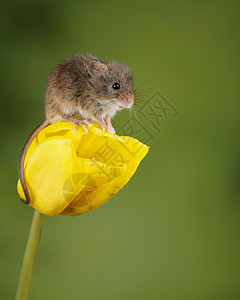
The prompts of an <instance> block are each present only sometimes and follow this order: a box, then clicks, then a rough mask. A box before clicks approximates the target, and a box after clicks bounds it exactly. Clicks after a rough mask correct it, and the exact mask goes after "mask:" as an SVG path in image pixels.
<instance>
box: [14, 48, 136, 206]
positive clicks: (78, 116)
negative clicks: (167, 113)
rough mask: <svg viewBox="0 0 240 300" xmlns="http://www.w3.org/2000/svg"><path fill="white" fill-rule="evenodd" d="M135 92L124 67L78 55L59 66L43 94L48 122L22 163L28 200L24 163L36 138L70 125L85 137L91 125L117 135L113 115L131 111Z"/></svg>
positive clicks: (20, 164) (35, 131)
mask: <svg viewBox="0 0 240 300" xmlns="http://www.w3.org/2000/svg"><path fill="white" fill-rule="evenodd" d="M134 102H135V92H134V85H133V78H132V74H131V71H130V70H129V68H128V67H126V66H125V65H123V64H121V63H119V62H117V61H114V60H110V61H107V62H103V61H102V60H100V59H99V58H97V57H95V56H94V55H92V54H78V55H75V56H73V57H71V58H67V59H65V60H63V61H62V62H60V63H59V64H58V65H57V66H56V67H55V68H54V69H53V70H52V72H51V73H50V75H49V77H48V79H47V83H46V89H45V94H44V107H45V120H44V121H43V122H42V123H41V124H40V125H39V126H38V127H37V128H36V129H35V130H34V131H33V132H32V133H31V134H30V136H29V138H28V139H27V141H26V143H25V145H24V147H23V149H22V152H21V155H20V160H19V168H18V172H19V179H20V182H21V185H22V188H23V192H24V195H25V198H26V200H24V199H22V198H21V201H22V202H23V203H25V204H29V203H30V198H31V197H30V193H29V191H28V188H27V185H26V182H25V178H24V159H25V156H26V153H27V149H28V147H29V145H30V144H31V142H32V141H33V139H34V138H35V136H36V135H37V134H38V133H39V132H40V131H41V130H42V129H43V128H45V127H46V126H48V125H49V124H52V123H56V122H62V121H67V122H71V123H73V124H74V130H75V129H76V126H83V128H84V130H85V132H86V134H87V133H88V130H87V126H86V125H89V126H91V124H90V123H91V122H93V123H96V124H98V125H99V126H100V127H101V128H102V130H103V133H104V131H105V130H107V131H108V132H109V133H111V134H114V133H115V129H114V127H113V125H112V122H111V120H112V118H113V117H114V115H115V114H116V113H117V112H118V111H120V110H122V109H124V108H131V107H132V106H133V104H134Z"/></svg>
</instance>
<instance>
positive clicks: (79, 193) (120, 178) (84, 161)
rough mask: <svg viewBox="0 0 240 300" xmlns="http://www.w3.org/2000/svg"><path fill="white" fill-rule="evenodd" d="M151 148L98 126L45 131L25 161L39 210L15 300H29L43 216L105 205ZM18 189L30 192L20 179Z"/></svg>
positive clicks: (63, 125) (65, 126) (63, 124)
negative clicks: (25, 189) (25, 188)
mask: <svg viewBox="0 0 240 300" xmlns="http://www.w3.org/2000/svg"><path fill="white" fill-rule="evenodd" d="M148 149H149V147H147V146H146V145H144V144H142V143H140V142H139V141H138V140H136V139H134V138H131V137H127V136H118V135H116V134H110V133H108V132H103V130H102V128H100V127H99V126H98V125H96V124H90V125H88V133H87V132H86V131H85V130H84V128H83V127H82V126H78V127H77V128H76V129H75V128H74V125H73V124H71V123H68V122H60V123H54V124H52V125H49V126H47V127H46V128H44V129H42V130H41V131H40V132H39V133H38V135H37V136H36V137H35V138H34V140H33V141H32V143H31V144H30V146H29V148H28V150H27V154H26V157H25V160H24V178H25V181H26V185H27V188H28V191H29V194H30V203H29V204H30V205H31V206H32V207H33V208H34V209H35V212H34V216H33V221H32V225H31V229H30V234H29V239H28V242H27V247H26V251H25V255H24V259H23V264H22V270H21V274H20V279H19V284H18V289H17V294H16V300H26V299H27V296H28V292H29V286H30V279H31V272H32V269H33V263H34V258H35V255H36V252H37V248H38V244H39V239H40V232H41V226H42V221H43V216H44V215H49V216H56V215H58V214H62V215H67V216H77V215H79V214H82V213H85V212H89V211H91V210H92V209H94V208H96V207H98V206H100V205H101V204H103V203H105V202H106V201H107V200H108V199H110V198H111V197H112V196H113V195H114V194H116V193H117V192H118V191H119V190H120V189H121V188H122V187H123V186H124V185H125V184H126V183H127V182H128V181H129V179H130V178H131V177H132V176H133V174H134V173H135V171H136V169H137V167H138V165H139V164H140V162H141V160H142V159H143V158H144V156H145V155H146V154H147V152H148ZM17 190H18V193H19V195H20V197H21V199H24V200H26V199H25V195H24V192H23V189H22V186H21V183H20V181H18V184H17Z"/></svg>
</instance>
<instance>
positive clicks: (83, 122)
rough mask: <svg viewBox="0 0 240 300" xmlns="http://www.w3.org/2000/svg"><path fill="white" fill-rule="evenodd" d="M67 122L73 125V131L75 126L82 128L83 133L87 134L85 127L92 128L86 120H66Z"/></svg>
mask: <svg viewBox="0 0 240 300" xmlns="http://www.w3.org/2000/svg"><path fill="white" fill-rule="evenodd" d="M67 121H68V122H70V123H73V124H74V128H73V131H75V130H76V128H77V125H80V126H82V127H83V129H84V131H85V132H86V133H88V130H87V126H86V125H88V126H92V125H91V124H90V123H89V122H88V121H87V120H77V119H73V118H69V119H67Z"/></svg>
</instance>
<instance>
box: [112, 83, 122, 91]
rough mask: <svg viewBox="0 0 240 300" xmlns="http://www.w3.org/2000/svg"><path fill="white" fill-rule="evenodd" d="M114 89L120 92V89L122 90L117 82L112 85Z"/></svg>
mask: <svg viewBox="0 0 240 300" xmlns="http://www.w3.org/2000/svg"><path fill="white" fill-rule="evenodd" d="M112 88H113V89H114V90H118V89H120V84H119V83H117V82H115V83H114V84H113V85H112Z"/></svg>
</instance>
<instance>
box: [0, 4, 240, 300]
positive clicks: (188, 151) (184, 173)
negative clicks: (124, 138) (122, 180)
mask: <svg viewBox="0 0 240 300" xmlns="http://www.w3.org/2000/svg"><path fill="white" fill-rule="evenodd" d="M239 8H240V7H239V1H231V0H230V1H176V0H175V1H153V0H149V1H125V0H123V1H104V0H103V1H93V0H92V1H84V2H83V1H73V0H69V1H66V2H63V1H47V0H41V1H30V0H29V1H25V0H23V1H5V2H4V3H2V4H1V12H0V14H1V17H0V25H1V26H0V30H1V48H0V53H1V69H2V71H1V80H0V85H1V141H2V142H1V155H0V160H1V177H0V179H1V180H0V181H1V212H0V215H1V216H0V221H1V231H0V240H1V247H0V265H1V278H0V298H1V299H14V296H15V290H16V286H17V282H18V277H19V272H20V267H21V263H22V257H23V253H24V250H25V245H26V240H27V237H28V231H29V227H30V224H31V219H32V214H33V210H32V208H31V207H27V206H24V205H23V204H22V203H21V201H20V200H19V197H18V195H17V192H16V182H17V177H18V175H17V168H18V158H19V154H20V151H21V147H22V146H23V144H24V142H25V140H26V138H27V137H28V135H29V133H30V132H31V131H32V129H33V128H34V127H35V126H37V125H38V124H39V123H40V122H41V121H42V120H43V118H44V110H43V95H44V87H45V82H46V79H47V76H48V74H49V72H50V71H51V69H52V68H53V67H54V66H55V65H56V64H57V63H58V62H60V61H61V60H62V59H64V58H66V57H70V56H72V55H74V54H78V53H86V52H89V53H93V54H95V55H96V56H98V57H100V58H101V59H103V60H106V59H115V60H118V61H120V62H122V63H125V64H126V65H127V66H129V67H130V68H131V70H132V72H133V74H134V78H135V83H136V85H137V86H139V88H140V89H141V90H142V91H143V94H142V95H141V97H139V99H138V100H137V103H145V102H144V101H148V100H149V99H150V98H151V96H152V95H153V94H154V93H155V91H159V92H160V93H161V94H162V95H164V96H165V97H166V98H167V99H168V101H169V103H171V104H172V105H173V106H174V107H175V108H176V109H177V111H178V114H177V116H175V117H173V116H171V114H169V118H167V119H164V118H162V119H161V120H160V127H161V130H155V128H154V127H153V126H152V125H151V124H150V123H144V124H145V125H144V126H145V127H146V126H147V127H148V130H150V132H151V133H152V136H153V138H152V139H151V141H150V142H149V144H150V146H151V148H150V152H149V153H148V155H147V156H146V158H145V159H144V160H143V161H142V163H141V165H140V167H139V169H138V171H137V173H136V174H135V175H134V177H133V178H132V180H131V181H130V182H129V183H128V184H127V185H126V186H125V187H124V188H123V189H122V190H121V191H120V192H119V193H118V194H117V195H116V196H114V197H113V198H112V199H111V200H110V201H109V202H107V203H106V204H105V205H103V206H101V207H99V208H98V209H96V210H94V211H92V212H90V213H88V214H84V215H81V216H78V217H75V218H71V217H64V216H58V217H55V218H51V217H46V218H45V220H44V226H43V231H42V237H41V243H40V248H39V252H38V254H37V258H36V264H35V268H34V275H33V280H32V284H31V291H30V297H29V299H35V300H41V299H44V300H50V299H51V300H52V299H58V300H65V299H86V300H92V299H105V300H107V299H115V300H117V299H131V300H133V299H134V300H135V299H138V300H141V299H142V300H145V299H151V300H155V299H164V300H181V299H184V300H188V299H189V300H190V299H191V300H192V299H194V300H195V299H196V300H198V299H199V300H208V299H209V300H213V299H218V300H221V299H231V300H235V299H240V284H239V278H240V257H239V252H240V241H239V236H240V235H239V234H240V219H239V211H240V199H239V194H240V190H239V180H240V179H239V175H240V157H239V150H240V134H239V125H240V124H239V123H240V120H239V108H240V104H239V103H240V101H239V95H240V89H239V79H240V76H239V75H240V74H239V69H240V59H239V50H240V49H239V48H240V41H239V25H240V21H239ZM138 101H139V102H138ZM129 118H130V114H129V112H121V113H120V114H119V115H118V116H117V117H116V118H115V119H114V121H113V124H114V126H115V128H116V130H117V131H118V129H119V128H121V126H122V124H123V123H124V122H126V120H128V119H129Z"/></svg>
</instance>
